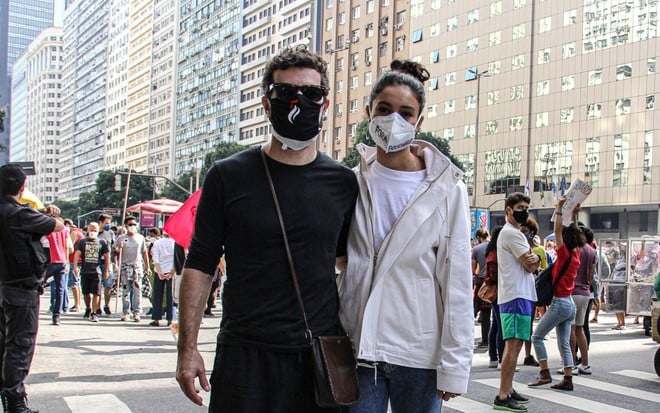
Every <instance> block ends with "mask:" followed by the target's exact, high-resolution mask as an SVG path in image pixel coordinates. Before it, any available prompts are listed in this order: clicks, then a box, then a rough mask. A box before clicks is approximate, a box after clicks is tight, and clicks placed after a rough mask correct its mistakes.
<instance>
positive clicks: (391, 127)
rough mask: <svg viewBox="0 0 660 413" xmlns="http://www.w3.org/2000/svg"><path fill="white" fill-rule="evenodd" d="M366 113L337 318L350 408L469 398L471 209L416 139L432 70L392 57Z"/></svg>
mask: <svg viewBox="0 0 660 413" xmlns="http://www.w3.org/2000/svg"><path fill="white" fill-rule="evenodd" d="M391 68H392V69H393V70H391V71H388V72H386V73H384V74H383V75H382V76H381V77H380V78H379V79H378V81H377V82H376V83H375V85H374V87H373V89H372V91H371V93H370V95H369V102H368V106H367V107H366V115H367V117H368V119H369V129H368V130H369V136H370V137H371V139H372V140H373V141H374V142H375V143H376V145H377V146H376V147H370V146H367V145H364V144H362V145H360V146H359V147H358V148H357V149H358V152H359V153H360V154H361V158H362V159H361V161H360V165H359V166H357V167H356V168H355V173H356V175H357V178H358V183H359V186H360V193H359V197H358V201H357V204H356V209H355V212H354V217H353V222H352V224H351V228H350V231H349V237H348V257H347V258H348V262H347V265H346V267H345V269H344V271H342V273H341V274H340V276H339V280H338V284H339V285H340V307H339V308H340V317H341V321H342V325H343V326H344V328H345V329H346V332H347V333H348V335H349V336H351V338H352V341H353V346H354V351H355V355H356V358H357V359H358V382H359V384H360V399H359V401H358V402H357V404H355V405H353V406H350V407H349V408H348V411H349V412H350V413H363V412H364V413H366V412H370V413H371V412H373V413H385V412H387V411H388V404H389V405H391V407H392V410H393V411H401V412H415V413H417V412H419V413H431V412H439V411H440V410H441V408H442V403H443V401H446V400H449V399H450V398H453V397H456V396H458V395H460V394H464V393H466V392H467V386H468V381H469V375H470V367H471V361H472V353H473V339H474V337H473V336H474V327H473V326H474V323H473V321H474V320H473V318H472V273H471V268H470V259H471V245H470V238H471V233H470V212H469V205H468V196H467V190H466V187H465V184H464V183H463V181H462V177H463V173H462V172H461V170H460V169H459V168H458V167H457V166H456V165H454V164H452V163H451V161H450V159H449V158H448V157H447V156H445V155H444V154H442V153H441V152H440V151H439V150H438V149H437V148H436V147H435V146H433V145H431V144H429V143H428V142H425V141H422V140H416V139H415V135H416V131H417V129H418V128H419V127H420V126H421V125H422V122H423V120H424V117H423V116H422V110H423V109H424V107H425V92H424V83H423V82H424V81H426V80H428V78H429V74H428V71H427V70H426V69H425V68H424V67H423V66H422V65H420V64H418V63H415V62H411V61H395V62H393V64H392V65H391Z"/></svg>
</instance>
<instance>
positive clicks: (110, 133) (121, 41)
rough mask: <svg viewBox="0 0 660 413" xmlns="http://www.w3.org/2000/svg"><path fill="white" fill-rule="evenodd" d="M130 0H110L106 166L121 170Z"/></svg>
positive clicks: (124, 129)
mask: <svg viewBox="0 0 660 413" xmlns="http://www.w3.org/2000/svg"><path fill="white" fill-rule="evenodd" d="M129 6H130V0H110V11H109V13H110V16H109V25H110V27H109V29H108V51H107V86H106V101H105V130H106V139H105V154H104V156H105V162H104V169H116V168H120V169H122V168H123V167H124V151H125V146H126V93H127V90H128V45H129V42H128V39H129V24H130V13H129Z"/></svg>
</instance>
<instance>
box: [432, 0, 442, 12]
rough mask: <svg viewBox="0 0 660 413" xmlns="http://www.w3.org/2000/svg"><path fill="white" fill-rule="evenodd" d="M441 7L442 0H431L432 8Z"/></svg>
mask: <svg viewBox="0 0 660 413" xmlns="http://www.w3.org/2000/svg"><path fill="white" fill-rule="evenodd" d="M439 8H440V0H431V10H438V9H439Z"/></svg>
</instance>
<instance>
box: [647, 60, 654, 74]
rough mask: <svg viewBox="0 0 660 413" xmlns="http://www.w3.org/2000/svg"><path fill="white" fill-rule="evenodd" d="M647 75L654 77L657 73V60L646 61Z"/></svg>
mask: <svg viewBox="0 0 660 413" xmlns="http://www.w3.org/2000/svg"><path fill="white" fill-rule="evenodd" d="M646 73H647V74H649V75H652V74H654V73H655V58H651V59H648V60H647V61H646Z"/></svg>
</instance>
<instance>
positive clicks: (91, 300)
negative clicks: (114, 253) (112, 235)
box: [73, 222, 110, 322]
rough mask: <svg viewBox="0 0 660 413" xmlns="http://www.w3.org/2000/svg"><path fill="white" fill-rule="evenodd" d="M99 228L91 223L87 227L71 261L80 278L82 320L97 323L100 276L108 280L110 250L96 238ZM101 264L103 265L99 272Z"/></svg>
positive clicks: (106, 244)
mask: <svg viewBox="0 0 660 413" xmlns="http://www.w3.org/2000/svg"><path fill="white" fill-rule="evenodd" d="M98 233H99V226H98V224H97V223H96V222H92V223H91V224H89V226H88V227H87V238H83V239H81V240H80V241H79V242H78V245H77V246H76V252H75V255H74V259H73V272H74V274H75V275H76V276H78V277H79V278H80V284H81V289H82V294H83V299H84V301H85V315H84V316H83V317H84V318H89V320H90V321H92V322H98V317H97V310H99V309H100V308H101V274H103V279H104V280H107V279H108V278H109V274H108V269H109V268H110V249H109V247H108V243H107V242H106V241H105V240H103V239H99V238H98ZM101 263H103V264H104V266H103V270H101Z"/></svg>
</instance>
